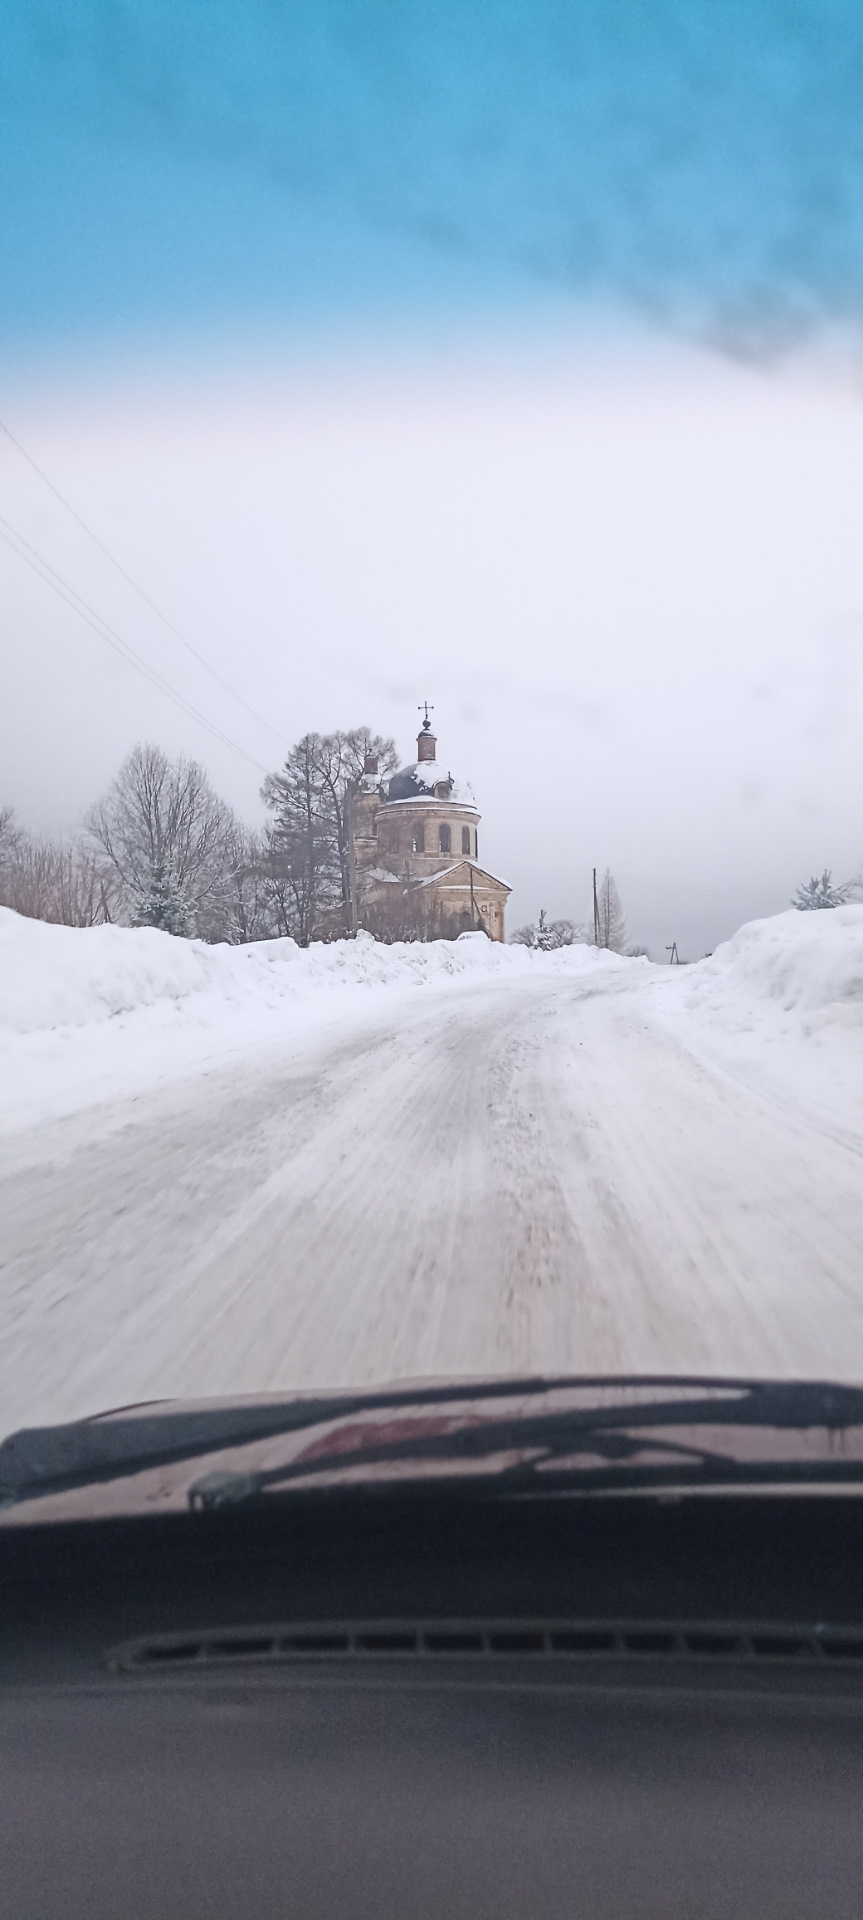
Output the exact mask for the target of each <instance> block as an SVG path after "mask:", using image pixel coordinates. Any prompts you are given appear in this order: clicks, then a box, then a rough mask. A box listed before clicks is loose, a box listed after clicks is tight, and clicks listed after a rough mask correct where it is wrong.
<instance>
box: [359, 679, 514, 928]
mask: <svg viewBox="0 0 863 1920" xmlns="http://www.w3.org/2000/svg"><path fill="white" fill-rule="evenodd" d="M479 824H480V815H479V813H478V811H477V806H476V801H475V799H474V796H473V792H472V790H471V788H470V787H469V786H468V784H467V782H466V781H464V780H458V779H456V778H454V776H453V775H452V773H450V771H449V769H448V768H446V767H444V766H442V765H441V763H440V761H439V760H438V757H437V740H436V737H435V735H434V734H433V732H432V729H431V721H430V720H429V718H428V714H426V717H425V719H424V721H423V724H422V726H421V728H420V731H419V734H418V736H417V757H416V760H415V761H414V762H413V763H412V764H411V765H410V766H407V767H401V768H400V769H399V771H398V773H393V774H391V775H390V776H389V779H381V778H380V776H379V773H378V763H377V761H376V760H375V759H374V757H373V756H370V757H369V758H368V759H367V760H366V764H365V770H364V772H363V775H362V778H361V780H360V783H359V787H358V790H357V792H356V793H355V794H354V796H353V803H352V822H351V851H352V873H353V886H354V908H355V913H356V918H357V923H358V925H359V926H362V927H367V928H368V930H369V932H370V933H373V934H374V935H375V936H376V938H378V939H384V940H386V939H389V940H400V939H401V940H404V939H414V940H416V939H424V940H440V939H443V940H455V939H457V938H458V935H459V934H460V933H467V932H471V931H476V932H483V933H486V934H487V935H488V937H489V939H490V940H503V939H504V937H505V936H504V916H505V912H506V902H507V899H508V897H509V893H510V888H509V887H508V886H507V884H506V882H505V881H504V880H498V879H496V878H495V876H494V874H491V873H489V872H488V870H487V869H486V868H485V867H482V866H481V865H480V861H479Z"/></svg>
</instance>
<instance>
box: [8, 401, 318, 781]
mask: <svg viewBox="0 0 863 1920" xmlns="http://www.w3.org/2000/svg"><path fill="white" fill-rule="evenodd" d="M0 432H2V433H5V435H6V438H7V440H11V442H12V445H13V447H17V449H18V452H19V453H20V454H21V455H22V457H23V459H25V460H26V461H27V463H28V465H29V466H31V467H32V468H33V472H34V473H38V475H39V478H40V480H43V481H44V483H45V485H46V487H49V488H50V490H51V492H52V493H53V495H54V497H55V499H57V500H59V502H60V505H61V506H62V507H65V509H66V512H67V513H70V514H71V515H72V519H73V520H75V521H77V524H78V526H79V527H80V528H81V529H82V531H83V532H84V533H86V535H87V538H88V539H89V540H92V541H93V543H94V545H95V546H97V547H98V549H99V552H100V553H102V554H104V556H105V559H106V560H109V561H110V563H111V566H112V567H115V568H116V570H117V572H118V573H119V574H122V577H123V579H124V580H125V581H127V583H128V585H129V586H130V587H131V588H132V590H133V592H134V593H137V595H138V597H139V599H141V600H143V602H144V605H145V606H147V607H149V608H150V611H151V613H154V614H155V615H156V618H157V620H161V622H162V625H163V626H165V627H167V629H168V632H169V633H172V634H173V636H174V639H175V640H179V642H180V645H181V647H185V648H186V651H187V653H191V654H192V656H193V658H194V659H195V660H197V661H198V662H199V663H200V665H201V666H202V667H204V668H205V670H206V672H207V673H209V674H212V677H213V679H214V680H216V681H218V684H219V686H220V687H223V688H224V690H225V692H226V693H229V694H230V695H231V698H232V700H237V701H238V702H239V704H240V706H241V707H245V710H246V712H247V713H250V714H251V716H252V719H253V720H256V721H257V722H258V725H259V726H261V727H265V728H266V730H267V732H268V733H271V734H272V735H273V738H274V739H275V740H278V741H280V742H281V745H282V746H283V747H286V746H288V744H289V742H288V741H287V740H286V738H285V735H284V734H283V733H280V732H279V730H278V727H274V726H271V724H270V722H269V720H265V719H264V716H263V714H261V713H258V712H257V711H256V709H255V708H254V707H250V705H249V702H248V700H244V699H243V696H242V694H241V693H238V692H237V690H236V687H232V686H231V684H230V682H229V681H228V680H224V679H223V678H222V675H221V674H220V673H219V672H217V670H216V668H215V667H212V666H211V665H210V662H209V660H207V659H205V657H204V655H203V654H202V653H199V652H198V649H197V647H193V645H192V642H191V640H187V639H186V636H185V634H183V633H181V632H180V630H179V628H178V627H175V626H174V623H173V620H169V619H168V616H167V614H166V613H163V612H162V609H161V607H157V605H156V602H155V600H151V598H150V595H149V594H148V593H145V592H144V589H143V587H139V585H138V582H137V580H133V578H132V575H131V574H130V573H127V571H126V568H125V567H124V566H122V565H121V562H120V561H119V560H117V559H115V556H114V554H113V553H111V551H110V549H109V548H108V547H106V545H105V542H104V540H100V538H99V535H98V534H97V533H94V532H93V528H92V527H90V526H88V525H87V522H86V520H82V518H81V515H80V513H79V512H78V511H77V508H75V507H73V505H72V503H71V501H70V500H67V499H66V495H65V494H64V493H61V492H60V488H59V487H57V486H55V485H54V482H53V480H51V479H50V478H49V476H48V474H47V473H46V472H45V470H44V468H43V467H40V466H39V464H38V462H37V461H36V460H34V458H33V455H32V453H28V451H27V448H26V447H25V446H22V444H21V441H20V440H19V439H17V438H16V435H15V434H14V433H13V432H12V429H11V427H7V425H6V422H5V420H0Z"/></svg>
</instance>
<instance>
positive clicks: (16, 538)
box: [0, 514, 270, 774]
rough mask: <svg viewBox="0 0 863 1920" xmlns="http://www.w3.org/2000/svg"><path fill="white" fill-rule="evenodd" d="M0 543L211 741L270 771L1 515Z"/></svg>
mask: <svg viewBox="0 0 863 1920" xmlns="http://www.w3.org/2000/svg"><path fill="white" fill-rule="evenodd" d="M0 540H4V541H5V542H6V545H7V546H8V547H11V549H12V552H13V553H17V555H18V558H19V560H23V561H24V563H25V565H26V566H28V567H30V568H32V570H33V572H34V573H35V574H36V575H37V576H38V578H39V579H40V580H43V581H44V583H45V585H46V586H47V587H50V588H51V589H52V591H53V592H54V593H56V594H57V595H58V597H59V598H60V599H61V600H64V601H65V602H66V605H67V606H69V607H71V608H72V611H73V613H77V614H78V616H79V618H80V619H81V620H83V621H84V622H85V623H86V625H87V626H88V627H92V629H93V632H94V633H97V634H98V635H99V637H100V639H102V640H104V641H106V642H107V645H108V646H109V647H113V649H114V652H115V653H118V654H119V655H120V658H121V659H122V660H125V661H126V663H127V665H128V666H132V667H134V668H135V669H136V671H137V672H138V673H141V674H143V676H144V678H145V679H146V680H149V682H150V684H151V685H152V686H154V687H157V688H158V690H159V692H160V693H163V694H164V695H165V696H166V698H167V699H169V700H172V701H173V703H174V705H175V706H176V707H179V708H180V710H181V711H182V712H184V713H186V714H188V715H191V717H192V718H193V719H195V720H197V721H198V722H199V724H200V725H201V726H202V727H205V728H206V730H207V732H208V733H210V734H212V735H213V738H214V739H216V740H219V741H220V742H221V744H222V745H223V746H225V747H230V748H231V749H232V751H233V752H234V753H238V754H240V756H241V757H242V759H244V760H247V761H248V763H249V765H250V766H252V767H255V768H256V769H257V771H258V772H259V773H263V774H266V773H268V772H269V771H270V769H269V768H267V767H265V766H263V765H262V763H261V762H260V760H256V759H255V757H254V755H253V754H251V753H247V752H246V749H245V747H241V746H240V744H239V741H237V740H233V739H232V738H231V735H230V734H228V733H225V732H224V730H223V729H222V728H221V727H219V726H217V725H216V724H215V722H214V721H212V720H208V718H207V716H206V714H205V713H202V712H201V710H200V708H199V707H196V706H195V704H194V702H193V701H192V700H188V699H187V698H186V695H185V694H183V693H179V692H178V690H177V688H176V687H172V685H171V683H170V681H169V680H166V679H165V677H164V675H163V674H161V673H160V672H159V670H158V668H157V667H154V666H152V664H151V663H150V661H148V660H145V659H144V657H143V655H142V654H139V653H138V651H137V649H136V648H135V647H133V646H132V644H131V641H129V640H127V639H126V638H125V636H124V635H123V634H121V633H118V632H117V629H116V628H115V627H112V626H111V625H110V623H109V621H107V620H105V619H104V618H103V616H102V614H100V613H98V612H97V611H96V608H95V607H91V605H90V603H89V601H88V600H85V599H84V596H83V594H80V593H78V591H77V588H75V587H73V586H72V585H71V584H70V582H69V581H68V580H66V579H64V577H63V575H62V574H61V573H58V572H57V569H56V567H52V565H51V563H50V561H49V560H46V559H45V556H44V554H41V553H40V552H39V551H38V548H36V547H34V546H31V544H30V541H29V540H25V538H24V535H23V534H21V533H19V532H18V529H17V527H13V526H12V524H11V522H10V521H9V520H7V519H6V518H5V517H4V515H3V514H0Z"/></svg>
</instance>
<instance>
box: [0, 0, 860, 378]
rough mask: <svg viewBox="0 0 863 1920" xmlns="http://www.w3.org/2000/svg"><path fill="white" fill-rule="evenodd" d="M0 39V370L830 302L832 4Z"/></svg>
mask: <svg viewBox="0 0 863 1920" xmlns="http://www.w3.org/2000/svg"><path fill="white" fill-rule="evenodd" d="M2 48H3V58H2V110H0V164H2V179H3V195H2V216H0V217H2V258H3V273H2V279H0V329H2V336H3V339H4V341H5V346H6V353H7V355H8V354H9V353H10V352H12V353H14V352H15V351H16V349H17V350H18V351H21V352H24V351H26V350H30V351H32V349H33V347H34V345H37V344H38V345H39V346H41V347H43V348H47V349H48V350H49V351H50V350H54V351H55V352H65V353H69V352H70V351H72V350H73V349H74V348H75V347H78V346H82V345H83V346H87V345H88V344H93V345H95V346H97V347H98V348H99V349H100V350H101V349H102V348H103V347H104V346H105V345H106V343H107V344H110V343H112V342H115V343H117V344H118V345H128V344H135V345H139V346H140V345H143V346H145V347H146V346H150V347H151V348H153V347H156V346H157V345H158V346H163V345H164V342H165V340H166V338H168V339H172V340H175V341H177V342H178V343H179V344H183V343H186V342H188V341H189V340H192V341H194V340H200V339H207V340H215V341H217V342H218V341H219V340H220V339H224V338H225V336H226V335H228V336H230V335H232V334H236V333H237V332H238V331H239V332H240V333H247V332H248V331H249V330H250V329H251V330H254V331H255V332H263V333H264V334H265V335H270V334H271V333H272V332H273V331H274V330H275V331H276V332H278V331H279V330H300V331H302V330H304V329H305V330H311V331H312V332H315V331H316V330H317V329H319V328H320V326H321V325H325V326H328V327H333V328H336V329H338V330H341V329H344V328H345V327H347V328H348V329H350V328H352V327H362V328H363V329H366V330H367V329H368V328H369V327H371V328H375V327H376V326H383V327H392V326H393V325H395V326H397V327H399V328H403V327H405V326H407V325H409V324H410V325H421V324H423V323H425V324H428V323H430V322H431V323H435V322H444V323H446V322H447V321H451V320H452V318H453V316H454V315H455V316H458V317H459V319H460V320H461V321H462V322H467V321H468V320H470V321H472V322H473V323H474V324H477V325H479V326H482V324H483V322H484V321H488V320H492V319H493V320H494V323H495V324H496V325H500V323H501V321H502V320H503V319H504V318H505V319H506V320H508V321H511V322H513V323H516V324H517V323H518V322H519V321H520V320H521V321H526V320H529V319H530V317H531V316H532V315H534V314H535V313H537V312H541V311H543V310H544V309H545V308H550V309H551V310H552V311H553V312H554V313H555V314H556V316H557V317H558V318H561V317H565V318H567V319H568V320H571V321H572V322H575V321H577V319H578V318H579V317H583V316H584V314H585V313H587V314H588V315H590V316H592V317H593V318H594V319H596V317H597V316H601V315H603V314H605V313H607V311H608V309H609V308H610V309H612V310H613V311H617V312H622V313H624V314H631V313H634V314H637V315H639V316H643V317H644V318H646V319H647V320H649V321H650V322H651V323H653V324H656V325H659V326H660V327H663V326H667V327H670V328H671V329H683V330H684V331H686V332H689V333H692V334H694V335H696V336H697V337H700V338H705V339H710V340H712V341H714V342H715V343H716V344H717V345H719V346H720V347H721V348H723V349H727V350H729V351H732V352H741V353H753V352H754V353H759V352H764V351H767V352H769V351H773V350H776V349H777V348H781V347H783V346H784V345H787V344H788V343H789V342H795V341H797V340H798V339H799V338H801V337H802V336H805V334H806V333H807V331H808V330H810V329H811V327H812V326H813V324H816V323H817V322H818V321H819V320H820V319H823V318H824V317H839V318H847V317H848V316H849V315H850V314H854V313H855V312H856V310H857V308H858V305H859V301H860V296H861V291H863V112H861V101H863V7H861V6H860V4H859V0H796V3H795V0H708V3H705V0H498V4H494V0H367V3H366V4H363V3H362V0H243V3H242V4H237V0H75V3H74V4H71V0H5V5H4V8H3V25H2Z"/></svg>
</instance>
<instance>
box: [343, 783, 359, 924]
mask: <svg viewBox="0 0 863 1920" xmlns="http://www.w3.org/2000/svg"><path fill="white" fill-rule="evenodd" d="M346 800H347V814H348V901H349V905H350V911H351V939H352V940H355V939H356V937H357V926H358V921H359V916H358V913H357V849H356V844H355V841H354V787H353V783H351V785H350V786H349V787H348V791H347V794H346Z"/></svg>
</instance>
